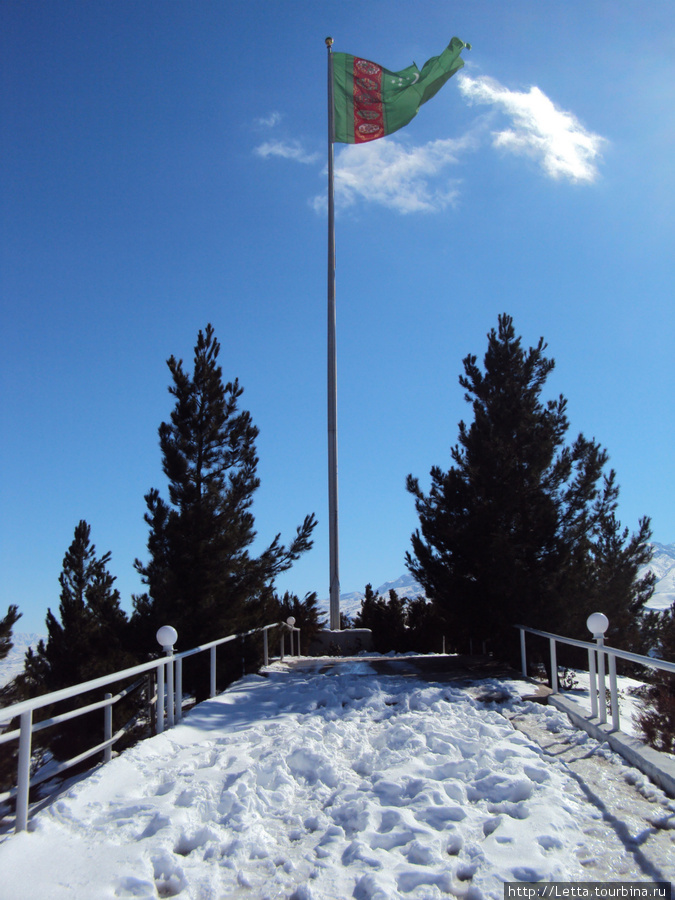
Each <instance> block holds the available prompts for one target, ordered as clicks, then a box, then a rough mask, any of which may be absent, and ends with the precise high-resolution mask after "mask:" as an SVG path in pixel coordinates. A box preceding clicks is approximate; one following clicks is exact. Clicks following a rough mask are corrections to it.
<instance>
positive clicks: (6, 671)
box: [0, 632, 46, 687]
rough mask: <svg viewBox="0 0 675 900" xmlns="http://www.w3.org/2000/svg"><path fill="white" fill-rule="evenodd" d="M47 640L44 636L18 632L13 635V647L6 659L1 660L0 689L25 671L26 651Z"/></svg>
mask: <svg viewBox="0 0 675 900" xmlns="http://www.w3.org/2000/svg"><path fill="white" fill-rule="evenodd" d="M41 639H43V640H46V638H45V636H44V635H41V634H33V633H30V634H29V633H28V632H18V633H14V634H13V635H12V647H11V649H10V651H9V653H8V654H7V656H6V657H5V658H4V659H0V687H3V685H5V684H7V683H8V682H10V681H11V680H12V678H15V677H16V676H17V675H18V674H19V672H22V671H23V664H24V659H25V656H26V651H27V650H28V648H29V647H32V648H33V649H35V647H37V645H38V641H40V640H41Z"/></svg>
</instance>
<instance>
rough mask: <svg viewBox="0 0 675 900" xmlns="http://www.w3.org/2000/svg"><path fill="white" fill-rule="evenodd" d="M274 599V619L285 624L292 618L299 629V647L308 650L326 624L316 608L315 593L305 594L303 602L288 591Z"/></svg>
mask: <svg viewBox="0 0 675 900" xmlns="http://www.w3.org/2000/svg"><path fill="white" fill-rule="evenodd" d="M275 599H276V603H277V610H276V614H275V618H276V619H278V621H280V622H285V621H286V620H287V619H288V617H289V616H293V617H294V619H295V627H296V628H299V629H300V640H301V641H302V644H301V646H302V647H303V648H305V649H307V648H309V645H310V644H311V643H312V641H313V640H314V638H315V637H316V635H317V634H318V633H319V631H320V630H321V629H322V628H323V627H324V626H325V624H326V623H325V619H323V618H322V617H321V613H320V612H319V609H318V607H317V596H316V591H313V592H312V593H311V594H305V597H304V599H303V600H300V598H299V597H298V596H297V595H296V594H291V593H290V592H289V591H286V593H285V594H284V596H283V597H281V599H279V597H277V596H276V595H275Z"/></svg>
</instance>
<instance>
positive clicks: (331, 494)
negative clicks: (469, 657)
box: [326, 37, 340, 631]
mask: <svg viewBox="0 0 675 900" xmlns="http://www.w3.org/2000/svg"><path fill="white" fill-rule="evenodd" d="M332 46H333V38H331V37H327V38H326V47H327V49H328V540H329V547H330V607H329V609H330V616H329V628H330V629H331V631H339V630H340V559H339V539H338V473H337V351H336V337H335V332H336V313H335V207H334V204H333V134H334V116H335V113H334V105H333V53H332V50H331V47H332Z"/></svg>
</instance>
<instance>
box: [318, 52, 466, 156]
mask: <svg viewBox="0 0 675 900" xmlns="http://www.w3.org/2000/svg"><path fill="white" fill-rule="evenodd" d="M465 47H466V48H467V50H470V49H471V44H465V43H464V41H460V39H459V38H456V37H454V38H453V39H452V40H451V41H450V43H449V44H448V46H447V48H446V49H445V50H444V51H443V52H442V53H441V55H440V56H434V57H432V58H431V59H430V60H428V61H427V62H426V63H425V64H424V66H423V67H422V71H421V72H420V70H419V69H418V68H417V66H416V65H415V63H413V64H412V66H408V68H407V69H403V70H402V71H400V72H390V71H389V70H388V69H385V68H383V67H382V66H380V65H378V64H377V63H373V62H370V61H369V60H367V59H361V58H360V57H358V56H350V54H348V53H333V54H332V56H333V106H334V125H333V141H338V142H340V143H343V144H362V143H364V142H365V141H374V140H376V139H377V138H381V137H384V136H385V134H391V133H392V132H393V131H398V129H399V128H403V127H404V126H405V125H407V124H408V122H410V120H411V119H413V118H414V117H415V116H416V115H417V112H418V110H419V108H420V106H421V105H422V104H423V103H426V102H427V100H430V99H431V98H432V97H433V96H434V94H435V93H436V92H437V91H439V90H440V89H441V88H442V87H443V85H444V84H445V82H446V81H447V80H448V78H450V77H451V76H452V75H454V74H455V72H457V71H458V70H459V69H461V68H462V66H463V65H464V60H463V59H462V58H461V56H460V53H461V51H462V50H463V49H464V48H465Z"/></svg>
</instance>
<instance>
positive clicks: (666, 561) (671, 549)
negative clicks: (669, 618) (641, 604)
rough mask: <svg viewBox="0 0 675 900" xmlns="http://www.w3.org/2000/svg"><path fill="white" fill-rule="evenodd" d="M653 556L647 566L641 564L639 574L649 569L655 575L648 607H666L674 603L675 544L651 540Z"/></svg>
mask: <svg viewBox="0 0 675 900" xmlns="http://www.w3.org/2000/svg"><path fill="white" fill-rule="evenodd" d="M652 547H653V549H654V556H653V558H652V561H651V562H650V563H649V565H648V566H643V568H642V569H641V570H640V575H644V574H645V573H646V572H648V571H649V570H651V571H652V572H653V573H654V574H655V575H656V579H657V580H656V586H655V588H654V593H653V595H652V598H651V600H650V601H649V603H648V604H647V606H648V607H649V609H668V608H669V607H671V606H672V605H673V603H675V544H659V543H658V541H652Z"/></svg>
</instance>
